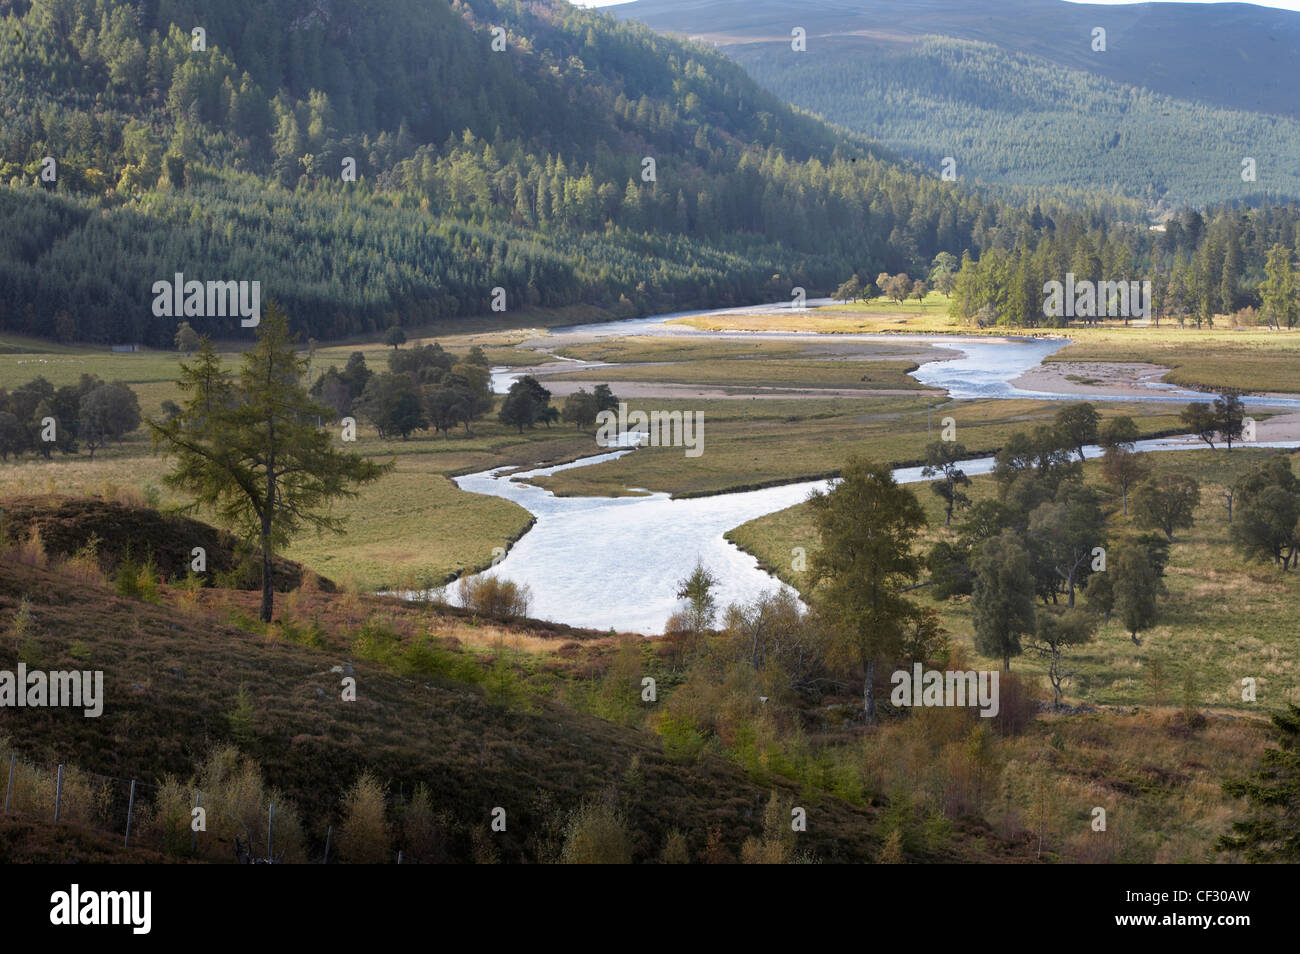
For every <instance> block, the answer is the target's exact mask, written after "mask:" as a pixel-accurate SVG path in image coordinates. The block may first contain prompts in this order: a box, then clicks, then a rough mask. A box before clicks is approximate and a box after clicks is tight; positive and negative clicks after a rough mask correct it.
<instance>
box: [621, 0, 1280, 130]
mask: <svg viewBox="0 0 1300 954" xmlns="http://www.w3.org/2000/svg"><path fill="white" fill-rule="evenodd" d="M610 9H612V10H613V11H615V12H616V14H617V15H618V16H619V17H620V18H628V19H636V20H638V21H640V22H642V23H645V24H647V25H648V26H650V27H651V28H653V29H655V30H659V31H661V32H672V33H680V34H682V35H685V36H698V37H701V38H705V39H707V40H708V41H710V42H718V43H722V44H727V43H743V42H746V41H752V40H760V39H762V40H775V39H785V41H786V43H787V45H788V43H789V38H790V30H791V28H792V27H795V26H802V27H803V28H804V29H805V30H806V31H807V35H808V37H809V39H810V40H815V39H816V38H819V37H826V36H854V35H856V36H863V37H873V38H876V39H892V40H895V41H900V42H901V41H910V40H913V39H915V38H916V37H920V36H925V35H932V34H939V35H943V36H950V37H954V38H957V39H962V40H975V41H978V42H982V43H990V44H994V45H996V46H999V47H1001V48H1002V49H1004V50H1007V51H1011V52H1017V53H1024V54H1027V55H1029V56H1034V57H1039V58H1041V59H1044V60H1046V61H1048V62H1050V63H1054V64H1056V65H1058V66H1064V67H1066V68H1068V69H1074V70H1086V71H1088V72H1091V73H1095V74H1097V75H1098V76H1104V77H1106V78H1107V79H1110V80H1113V81H1114V82H1117V83H1122V84H1124V85H1127V86H1140V87H1143V88H1145V89H1150V90H1153V91H1155V92H1157V93H1164V94H1165V95H1167V96H1172V97H1175V98H1178V99H1184V100H1189V101H1192V102H1200V103H1207V104H1210V105H1216V106H1224V107H1228V108H1230V109H1244V110H1249V111H1252V112H1262V113H1273V114H1276V115H1281V116H1291V117H1293V118H1297V119H1300V97H1297V96H1296V94H1295V77H1296V76H1297V75H1300V15H1297V14H1295V13H1293V12H1290V11H1287V10H1277V9H1271V8H1268V7H1261V6H1256V5H1254V4H1248V3H1226V2H1225V3H1195V2H1193V3H1122V4H1097V3H1075V2H1072V0H902V2H900V0H800V2H799V3H790V2H788V0H635V2H632V3H626V4H621V5H619V6H616V7H611V8H610ZM1097 27H1101V28H1103V29H1105V30H1106V40H1107V44H1106V51H1105V52H1104V53H1099V52H1096V51H1094V50H1093V48H1092V31H1093V30H1094V29H1095V28H1097ZM809 49H810V50H815V49H816V44H815V42H813V43H810V45H809Z"/></svg>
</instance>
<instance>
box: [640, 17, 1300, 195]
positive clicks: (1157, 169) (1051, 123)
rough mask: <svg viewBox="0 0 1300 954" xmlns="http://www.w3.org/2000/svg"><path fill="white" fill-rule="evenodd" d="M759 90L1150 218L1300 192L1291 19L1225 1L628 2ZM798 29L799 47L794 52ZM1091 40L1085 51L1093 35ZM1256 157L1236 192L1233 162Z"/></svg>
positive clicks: (891, 141) (1004, 178)
mask: <svg viewBox="0 0 1300 954" xmlns="http://www.w3.org/2000/svg"><path fill="white" fill-rule="evenodd" d="M615 9H616V10H617V11H618V15H619V16H620V17H628V18H636V19H638V20H640V21H644V22H646V23H647V24H649V25H651V26H652V27H654V28H655V29H659V30H665V31H671V32H675V33H679V34H682V35H691V36H698V37H700V38H701V39H703V40H705V41H706V42H710V43H717V44H718V45H719V47H720V48H721V49H722V50H723V51H724V52H726V53H727V54H728V55H729V56H732V57H733V58H734V59H735V60H736V61H737V62H739V63H740V64H741V65H743V66H744V67H745V68H746V69H747V70H748V71H749V72H750V74H751V75H753V76H755V77H757V78H759V80H760V81H761V82H762V83H763V85H765V86H766V87H767V88H769V89H770V90H772V91H773V92H775V93H776V94H777V95H779V96H781V97H782V98H783V99H786V100H788V101H790V102H792V103H794V104H796V105H798V106H801V107H804V108H806V109H809V110H812V111H813V112H815V113H817V114H819V115H821V116H824V117H825V118H827V119H829V120H831V121H832V122H836V123H840V124H842V125H844V126H846V127H847V128H849V129H853V130H856V131H859V132H861V133H864V134H866V135H869V136H872V137H873V138H877V139H879V140H880V141H881V142H883V143H885V144H886V145H888V146H890V147H891V148H893V149H896V150H898V151H899V152H900V153H902V154H903V155H906V156H909V157H911V158H914V159H916V160H918V161H920V162H922V163H923V164H925V165H926V166H927V167H928V168H933V169H937V168H938V167H939V163H940V162H941V161H942V159H943V158H944V157H945V156H951V157H953V158H954V159H955V160H956V162H957V172H958V174H959V175H962V176H964V177H968V178H977V179H980V180H983V181H986V182H990V183H1003V184H1008V185H1015V186H1033V187H1042V186H1066V187H1069V188H1072V189H1080V190H1090V189H1102V190H1113V191H1118V192H1120V193H1122V194H1124V195H1127V196H1132V197H1134V198H1138V199H1141V200H1142V201H1143V202H1145V203H1146V205H1147V207H1148V208H1150V209H1152V210H1153V211H1154V212H1156V213H1159V212H1164V211H1169V210H1174V209H1177V208H1179V207H1180V206H1182V205H1183V204H1192V205H1206V204H1214V203H1225V202H1245V203H1253V202H1258V201H1261V200H1262V199H1265V198H1272V199H1278V198H1281V199H1290V198H1295V197H1298V196H1300V169H1297V168H1296V166H1295V163H1294V162H1293V161H1292V157H1294V156H1295V155H1297V154H1300V97H1297V96H1296V95H1295V87H1294V77H1295V76H1296V75H1297V73H1298V72H1300V15H1298V14H1295V13H1290V12H1287V11H1281V10H1268V9H1264V8H1258V7H1248V6H1245V5H1240V4H1212V5H1209V6H1201V5H1194V4H1175V3H1162V4H1135V5H1132V6H1109V7H1102V6H1098V5H1086V4H1075V3H1064V2H1061V0H928V2H924V3H920V2H918V3H889V4H881V3H877V2H875V0H863V2H861V3H855V4H852V5H851V8H850V6H846V5H845V4H843V3H839V2H836V0H808V2H807V3H804V4H800V5H799V6H798V7H797V8H791V7H789V6H788V5H786V4H775V3H771V2H768V0H754V2H749V0H745V2H741V0H698V2H668V0H637V2H634V3H630V4H627V5H625V6H620V7H617V8H615ZM795 27H802V28H803V29H804V30H805V31H806V33H807V38H806V50H805V51H803V52H797V51H794V50H792V49H791V36H790V34H791V30H792V29H794V28H795ZM1097 28H1101V29H1104V30H1105V31H1106V34H1105V49H1104V51H1103V50H1094V49H1093V30H1094V29H1097ZM1245 157H1251V158H1253V159H1254V160H1255V167H1256V172H1255V177H1254V179H1253V180H1251V181H1243V178H1242V175H1241V173H1242V165H1241V163H1242V159H1243V158H1245Z"/></svg>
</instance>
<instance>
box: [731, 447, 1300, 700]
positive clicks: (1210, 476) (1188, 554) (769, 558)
mask: <svg viewBox="0 0 1300 954" xmlns="http://www.w3.org/2000/svg"><path fill="white" fill-rule="evenodd" d="M1270 453H1276V452H1275V451H1267V450H1263V449H1256V450H1252V449H1249V448H1240V447H1239V448H1237V449H1235V450H1233V451H1232V452H1230V453H1229V452H1228V451H1226V450H1222V449H1220V450H1216V451H1210V450H1208V449H1207V450H1203V451H1202V450H1196V451H1177V452H1173V453H1163V454H1152V455H1149V459H1150V461H1151V463H1152V466H1153V468H1154V470H1155V471H1156V472H1157V473H1159V472H1162V471H1169V472H1177V473H1184V474H1192V475H1194V476H1195V477H1196V478H1197V480H1199V481H1200V484H1201V503H1200V506H1199V507H1198V508H1197V511H1196V523H1195V525H1194V526H1193V527H1192V528H1191V529H1189V530H1184V531H1182V532H1180V533H1179V534H1178V535H1177V536H1176V538H1175V543H1174V545H1173V548H1172V551H1171V556H1170V563H1169V566H1168V568H1167V569H1166V573H1165V584H1166V587H1167V589H1168V592H1167V594H1166V595H1165V596H1164V597H1162V598H1161V599H1160V602H1159V606H1160V617H1159V620H1158V622H1157V623H1156V625H1155V626H1154V627H1153V628H1152V629H1151V630H1150V631H1149V632H1147V633H1145V634H1144V635H1143V636H1142V645H1141V646H1137V645H1134V643H1133V642H1132V641H1131V640H1130V639H1129V635H1128V633H1127V632H1125V631H1124V629H1123V627H1122V625H1121V624H1120V623H1119V622H1118V621H1117V620H1112V621H1111V622H1110V623H1107V624H1105V625H1104V626H1103V627H1102V628H1101V630H1100V631H1099V632H1098V635H1097V637H1096V638H1095V639H1094V640H1093V642H1091V643H1088V644H1086V645H1084V646H1082V647H1078V648H1076V649H1074V650H1072V651H1071V652H1070V653H1069V657H1070V660H1071V662H1072V664H1074V665H1075V666H1077V668H1078V670H1079V674H1078V676H1077V677H1075V679H1074V680H1073V681H1072V682H1071V683H1069V684H1067V687H1066V696H1067V699H1068V700H1070V701H1072V702H1075V703H1080V702H1086V703H1090V704H1093V705H1132V704H1135V703H1144V704H1147V705H1175V704H1182V703H1183V702H1185V701H1191V702H1193V703H1194V704H1196V705H1199V706H1211V707H1214V708H1216V709H1223V710H1230V711H1235V712H1252V711H1253V712H1258V711H1259V710H1261V709H1264V710H1276V709H1281V708H1282V707H1283V705H1284V703H1286V702H1291V703H1295V704H1300V634H1298V633H1297V631H1296V627H1295V622H1296V619H1297V607H1298V606H1300V573H1295V572H1290V573H1286V572H1283V571H1281V570H1279V569H1277V568H1276V567H1274V566H1272V565H1271V564H1261V563H1257V562H1249V561H1247V560H1245V559H1244V558H1243V557H1242V556H1241V554H1240V553H1238V552H1237V551H1236V550H1234V549H1233V548H1232V547H1231V546H1230V545H1229V542H1228V523H1227V510H1226V508H1225V507H1224V503H1223V499H1222V496H1221V492H1222V490H1223V489H1224V488H1225V487H1226V486H1228V485H1230V484H1231V483H1233V482H1234V481H1235V480H1236V479H1237V477H1238V476H1239V475H1241V474H1242V473H1245V472H1247V471H1249V470H1251V469H1253V467H1254V466H1256V465H1257V464H1258V463H1259V461H1261V460H1263V459H1264V457H1265V456H1266V455H1268V454H1270ZM1084 473H1085V479H1086V480H1087V481H1088V482H1089V483H1096V482H1099V481H1100V473H1099V464H1098V463H1097V462H1096V461H1089V462H1088V463H1087V464H1086V465H1085V468H1084ZM910 486H911V487H912V488H913V490H914V491H915V492H916V494H917V497H918V498H919V499H920V501H921V503H922V505H923V506H924V507H925V509H926V513H927V516H928V518H929V521H930V527H929V529H928V531H927V532H926V534H925V535H924V538H923V543H922V546H928V545H929V544H930V543H932V542H934V541H936V540H939V539H943V538H944V537H945V535H947V534H950V533H951V531H950V530H946V529H945V528H944V527H943V511H942V507H941V503H940V501H939V498H938V497H936V496H935V495H934V494H932V493H930V492H929V489H928V487H927V485H925V484H913V485H910ZM968 490H969V495H970V497H971V498H972V500H979V499H981V498H983V497H989V496H993V495H995V493H996V487H995V484H994V482H993V479H992V477H990V476H980V477H974V478H972V486H971V487H970V488H968ZM1112 503H1113V506H1114V509H1115V511H1116V512H1115V513H1113V514H1112V515H1111V517H1110V520H1109V523H1108V532H1109V533H1110V534H1111V535H1112V537H1120V536H1123V535H1125V534H1127V533H1130V532H1135V530H1136V528H1135V526H1134V524H1133V522H1132V518H1131V517H1124V516H1122V515H1120V514H1119V513H1118V510H1119V501H1118V500H1117V499H1116V500H1114V501H1113V502H1112ZM955 519H957V518H955ZM728 538H729V539H730V540H731V541H732V542H733V543H735V544H736V545H737V546H739V547H741V548H742V549H744V550H747V551H749V552H750V553H753V554H754V555H755V556H757V557H758V559H759V560H760V561H761V562H762V564H763V565H764V566H765V567H767V568H768V569H769V570H770V571H771V572H773V573H775V574H776V575H778V576H780V577H781V578H782V579H784V580H785V581H786V582H788V583H790V584H791V585H792V586H795V587H796V588H805V587H806V586H807V584H808V580H807V579H806V575H805V574H803V573H799V572H797V571H795V570H794V569H793V568H792V567H793V562H794V561H793V550H794V548H796V547H803V548H805V550H806V551H808V552H811V550H812V549H813V548H815V547H816V546H817V538H816V533H815V531H814V529H813V526H812V523H811V519H810V511H809V509H808V507H807V506H806V505H804V504H800V505H797V506H795V507H791V508H788V509H786V510H782V511H780V512H778V513H773V514H768V515H767V516H764V517H760V518H758V519H757V520H752V521H750V522H749V523H746V524H744V525H742V526H740V527H737V528H736V529H734V530H732V531H731V532H730V533H729V534H728ZM924 593H925V590H924V589H922V590H919V591H918V594H919V599H920V601H921V602H922V603H923V604H924V605H932V606H934V607H935V608H936V609H937V610H938V611H939V612H940V614H941V616H942V618H943V625H944V626H945V628H947V629H948V630H949V631H950V633H951V634H952V638H953V640H954V642H955V643H956V644H957V645H960V646H961V647H962V648H963V649H964V651H965V652H966V653H967V654H968V655H969V656H970V657H971V658H972V659H975V660H978V661H979V663H980V665H982V666H986V667H995V668H996V667H997V666H998V665H1000V660H994V659H986V658H983V657H980V656H979V654H978V653H976V652H975V649H974V642H973V640H974V631H973V628H972V624H971V618H970V605H969V599H968V598H966V597H955V598H953V599H951V600H947V601H945V602H942V603H934V602H933V601H931V600H929V599H927V598H925V597H924V595H923V594H924ZM1153 662H1154V663H1155V664H1156V665H1155V667H1154V671H1153V665H1152V664H1153ZM1011 668H1012V671H1019V672H1026V673H1031V674H1033V675H1035V676H1042V675H1044V674H1045V673H1046V666H1045V664H1043V663H1040V662H1039V661H1038V660H1036V659H1034V658H1032V657H1031V656H1030V655H1028V654H1026V655H1024V656H1020V657H1017V658H1015V659H1014V660H1013V662H1012V667H1011ZM1247 676H1250V677H1253V678H1255V679H1256V680H1257V682H1258V686H1259V689H1258V692H1259V702H1258V703H1255V704H1251V703H1245V702H1242V700H1241V680H1242V679H1243V678H1244V677H1247ZM1044 684H1046V682H1045V678H1044Z"/></svg>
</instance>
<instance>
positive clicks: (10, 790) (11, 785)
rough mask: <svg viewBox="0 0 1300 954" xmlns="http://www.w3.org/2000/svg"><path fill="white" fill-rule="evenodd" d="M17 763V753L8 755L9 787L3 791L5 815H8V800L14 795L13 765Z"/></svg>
mask: <svg viewBox="0 0 1300 954" xmlns="http://www.w3.org/2000/svg"><path fill="white" fill-rule="evenodd" d="M17 762H18V753H17V752H10V753H9V787H8V788H6V789H5V814H6V815H8V814H9V798H10V796H11V795H13V793H14V765H15V764H16V763H17Z"/></svg>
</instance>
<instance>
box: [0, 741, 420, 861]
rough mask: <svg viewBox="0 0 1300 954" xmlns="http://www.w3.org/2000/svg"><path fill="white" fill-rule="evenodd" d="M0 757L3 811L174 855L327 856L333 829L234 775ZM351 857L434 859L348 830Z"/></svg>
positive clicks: (335, 845) (336, 837)
mask: <svg viewBox="0 0 1300 954" xmlns="http://www.w3.org/2000/svg"><path fill="white" fill-rule="evenodd" d="M7 755H8V757H7V758H0V771H2V772H3V773H4V776H3V778H4V809H3V814H4V815H6V816H15V817H20V818H32V819H40V820H42V821H50V822H54V823H55V824H66V825H76V826H80V827H83V828H89V829H93V830H95V831H97V832H101V833H104V834H110V835H115V836H117V837H119V838H120V839H121V840H122V846H123V847H124V848H131V847H136V848H141V849H148V850H153V851H157V852H159V853H160V854H163V855H166V856H168V857H172V858H177V859H193V860H201V861H213V862H219V861H226V862H239V863H245V864H280V863H284V864H334V863H338V862H340V861H343V860H344V859H343V858H341V857H340V851H339V849H340V847H342V846H341V845H340V843H339V841H340V833H339V832H338V831H336V829H335V828H334V826H332V825H331V826H328V827H327V828H326V829H325V831H324V833H323V834H321V833H317V834H316V836H315V837H313V836H312V834H311V833H309V832H307V831H306V830H305V829H304V828H303V826H302V823H301V819H300V818H299V816H298V814H297V812H296V810H295V809H294V807H293V806H292V805H289V804H281V805H279V806H277V805H276V804H275V803H274V802H272V801H265V802H264V801H263V800H262V799H260V798H258V797H257V793H256V792H255V791H252V790H250V787H249V786H247V785H244V786H241V785H240V784H239V782H240V780H239V779H234V780H232V781H231V784H230V785H229V786H226V790H225V791H223V792H221V793H213V792H208V793H204V792H203V791H201V790H199V789H196V788H192V787H189V786H184V785H180V784H177V783H173V782H170V781H169V782H167V783H165V784H163V785H154V784H151V783H148V782H143V781H141V780H139V779H134V778H132V779H127V778H118V777H117V776H113V775H100V774H97V773H95V772H87V771H84V770H82V769H79V768H76V767H74V766H70V765H64V764H62V763H43V762H38V761H32V760H28V759H24V758H20V757H19V756H18V754H17V753H16V752H12V751H10V752H9V753H7ZM346 842H347V844H346V847H347V849H348V853H349V855H350V856H351V857H352V858H356V859H357V860H363V861H365V862H368V863H372V864H431V863H435V862H436V860H437V859H435V858H433V857H431V856H422V855H419V854H414V853H411V852H409V851H407V850H405V849H394V848H393V847H392V846H391V844H387V843H383V842H379V841H375V840H371V839H367V838H364V837H362V836H360V835H358V834H357V833H356V832H354V831H352V832H349V833H348V834H347V836H346Z"/></svg>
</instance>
